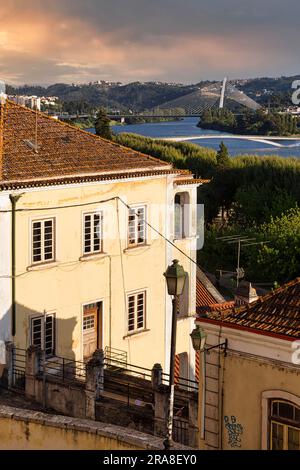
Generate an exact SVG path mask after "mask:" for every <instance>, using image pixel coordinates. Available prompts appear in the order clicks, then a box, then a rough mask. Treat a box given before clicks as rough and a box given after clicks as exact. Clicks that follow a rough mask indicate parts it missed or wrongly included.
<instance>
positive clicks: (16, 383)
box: [12, 347, 26, 391]
mask: <svg viewBox="0 0 300 470" xmlns="http://www.w3.org/2000/svg"><path fill="white" fill-rule="evenodd" d="M12 362H13V363H12V386H13V387H14V388H16V389H18V390H22V391H25V380H26V378H25V369H26V349H21V348H16V347H14V348H13V350H12Z"/></svg>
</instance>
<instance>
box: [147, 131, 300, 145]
mask: <svg viewBox="0 0 300 470" xmlns="http://www.w3.org/2000/svg"><path fill="white" fill-rule="evenodd" d="M207 139H218V140H220V139H221V140H225V139H243V140H252V141H254V142H260V143H263V144H267V145H273V146H274V147H295V146H298V145H299V144H300V137H299V138H297V137H284V136H274V137H273V136H269V135H243V134H241V135H239V134H234V135H233V134H231V135H228V134H225V135H223V134H198V135H191V136H182V137H157V138H155V139H154V140H166V141H169V142H185V141H189V140H207ZM280 140H288V141H291V142H298V143H299V144H296V145H295V144H291V145H282V144H280V143H279V142H277V141H280ZM274 141H275V142H274Z"/></svg>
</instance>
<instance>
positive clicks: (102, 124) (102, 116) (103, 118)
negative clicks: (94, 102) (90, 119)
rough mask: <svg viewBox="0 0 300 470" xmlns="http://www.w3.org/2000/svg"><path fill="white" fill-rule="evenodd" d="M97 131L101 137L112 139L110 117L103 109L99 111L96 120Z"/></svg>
mask: <svg viewBox="0 0 300 470" xmlns="http://www.w3.org/2000/svg"><path fill="white" fill-rule="evenodd" d="M95 131H96V134H97V135H99V136H100V137H104V139H108V140H111V139H112V132H111V127H110V119H109V117H107V115H106V113H105V111H104V110H103V109H99V111H98V113H97V116H96V121H95Z"/></svg>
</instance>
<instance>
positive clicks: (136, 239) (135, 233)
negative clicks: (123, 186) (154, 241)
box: [127, 204, 147, 248]
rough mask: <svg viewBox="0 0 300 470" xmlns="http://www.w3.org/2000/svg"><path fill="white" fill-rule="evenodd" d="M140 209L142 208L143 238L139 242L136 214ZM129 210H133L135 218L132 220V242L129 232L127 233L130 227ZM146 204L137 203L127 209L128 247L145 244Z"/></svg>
mask: <svg viewBox="0 0 300 470" xmlns="http://www.w3.org/2000/svg"><path fill="white" fill-rule="evenodd" d="M140 209H143V211H144V218H143V220H144V222H143V225H144V238H143V241H141V242H139V241H138V238H139V232H138V221H139V219H138V216H137V211H138V210H140ZM130 211H134V212H135V214H134V215H135V220H134V242H133V243H132V242H130V238H131V237H130V233H129V228H130V225H129V217H130ZM146 221H147V206H146V205H145V204H138V205H134V206H130V208H129V209H128V215H127V246H128V248H131V247H136V246H142V245H146V244H147V223H146Z"/></svg>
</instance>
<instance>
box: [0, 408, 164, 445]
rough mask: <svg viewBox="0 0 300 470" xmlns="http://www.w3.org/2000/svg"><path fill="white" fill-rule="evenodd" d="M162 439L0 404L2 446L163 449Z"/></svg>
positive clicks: (91, 422) (128, 430)
mask: <svg viewBox="0 0 300 470" xmlns="http://www.w3.org/2000/svg"><path fill="white" fill-rule="evenodd" d="M162 448H163V445H162V439H159V438H155V437H153V436H149V435H146V434H143V433H139V432H137V431H133V430H131V429H126V428H120V427H118V426H113V425H109V424H103V423H95V422H93V421H88V420H81V419H75V418H69V417H65V416H57V415H48V414H44V413H40V412H36V411H30V410H22V409H18V408H12V407H8V406H0V449H5V450H10V449H17V450H46V449H51V450H97V449H99V450H100V449H102V450H131V449H136V450H142V449H162Z"/></svg>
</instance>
